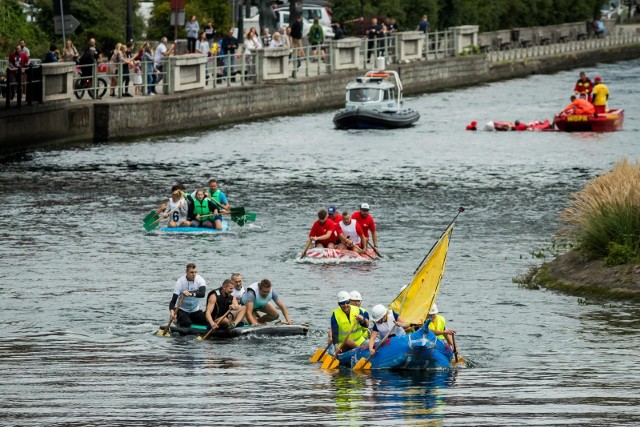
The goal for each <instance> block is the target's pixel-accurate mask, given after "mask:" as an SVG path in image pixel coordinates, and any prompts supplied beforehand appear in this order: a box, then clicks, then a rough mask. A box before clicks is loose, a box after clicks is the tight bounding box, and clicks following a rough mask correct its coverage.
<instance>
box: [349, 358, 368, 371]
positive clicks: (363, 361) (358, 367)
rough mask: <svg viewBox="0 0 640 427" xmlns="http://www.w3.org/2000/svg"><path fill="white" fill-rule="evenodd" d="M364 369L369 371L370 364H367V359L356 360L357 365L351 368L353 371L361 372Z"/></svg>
mask: <svg viewBox="0 0 640 427" xmlns="http://www.w3.org/2000/svg"><path fill="white" fill-rule="evenodd" d="M365 369H371V362H369V361H368V360H367V359H365V358H364V357H362V358H360V360H358V363H356V364H355V366H354V367H353V370H354V371H363V370H365Z"/></svg>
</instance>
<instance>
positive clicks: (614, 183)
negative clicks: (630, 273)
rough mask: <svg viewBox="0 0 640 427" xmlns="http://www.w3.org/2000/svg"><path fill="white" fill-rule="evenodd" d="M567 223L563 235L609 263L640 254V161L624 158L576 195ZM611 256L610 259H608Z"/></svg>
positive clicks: (566, 211) (564, 218) (566, 212)
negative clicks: (633, 161) (630, 160)
mask: <svg viewBox="0 0 640 427" xmlns="http://www.w3.org/2000/svg"><path fill="white" fill-rule="evenodd" d="M560 219H561V220H562V221H563V222H564V223H565V225H566V226H565V227H563V228H562V229H561V230H560V232H559V234H560V235H561V236H562V237H565V238H569V239H571V240H575V241H576V242H577V243H578V246H579V248H580V249H581V250H582V251H583V252H585V253H586V254H587V255H590V256H592V257H594V258H604V259H605V260H606V261H607V263H608V264H620V263H624V262H629V261H632V260H634V259H636V260H637V259H638V256H639V255H640V161H638V160H636V162H635V163H632V162H629V160H628V159H626V158H623V159H622V160H620V161H619V162H618V163H616V165H615V166H614V167H613V170H611V172H607V173H605V174H603V175H600V176H598V177H597V178H594V179H593V180H591V181H590V182H589V183H588V184H587V185H586V187H585V188H584V189H582V190H581V191H579V192H578V193H573V194H571V196H570V199H569V207H567V208H566V209H564V210H563V211H562V212H561V213H560ZM608 257H609V259H608Z"/></svg>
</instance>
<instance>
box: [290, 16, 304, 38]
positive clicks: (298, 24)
mask: <svg viewBox="0 0 640 427" xmlns="http://www.w3.org/2000/svg"><path fill="white" fill-rule="evenodd" d="M291 38H294V39H302V21H298V20H296V21H294V23H293V24H292V25H291Z"/></svg>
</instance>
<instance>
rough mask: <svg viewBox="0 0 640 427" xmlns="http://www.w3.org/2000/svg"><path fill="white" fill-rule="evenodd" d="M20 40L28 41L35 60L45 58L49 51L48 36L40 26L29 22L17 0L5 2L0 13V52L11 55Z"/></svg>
mask: <svg viewBox="0 0 640 427" xmlns="http://www.w3.org/2000/svg"><path fill="white" fill-rule="evenodd" d="M20 39H25V40H26V41H27V46H28V47H29V49H30V51H31V56H32V57H33V58H38V57H42V56H44V54H45V53H46V52H48V51H49V40H48V39H47V35H46V33H45V32H44V31H42V29H41V28H40V27H39V25H38V24H36V23H33V22H27V19H26V16H25V15H24V13H23V12H22V6H20V5H19V4H18V2H17V0H3V2H2V11H1V12H0V52H2V56H5V55H7V56H8V55H9V52H10V51H12V50H13V49H14V48H15V46H16V45H17V44H18V42H19V41H20Z"/></svg>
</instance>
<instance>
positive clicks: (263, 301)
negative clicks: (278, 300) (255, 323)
mask: <svg viewBox="0 0 640 427" xmlns="http://www.w3.org/2000/svg"><path fill="white" fill-rule="evenodd" d="M249 290H252V291H253V293H254V294H255V295H256V299H255V300H254V301H253V309H254V310H257V309H259V308H262V307H264V306H265V305H267V304H269V302H270V301H271V300H272V299H273V297H272V294H273V288H271V290H270V291H269V294H268V295H267V296H266V297H265V298H263V297H262V295H260V284H259V283H258V282H256V283H252V284H251V285H250V286H249V288H247V292H245V294H244V295H243V297H242V303H243V304H244V305H246V301H247V300H246V298H245V297H246V295H247V294H248V293H249Z"/></svg>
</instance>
